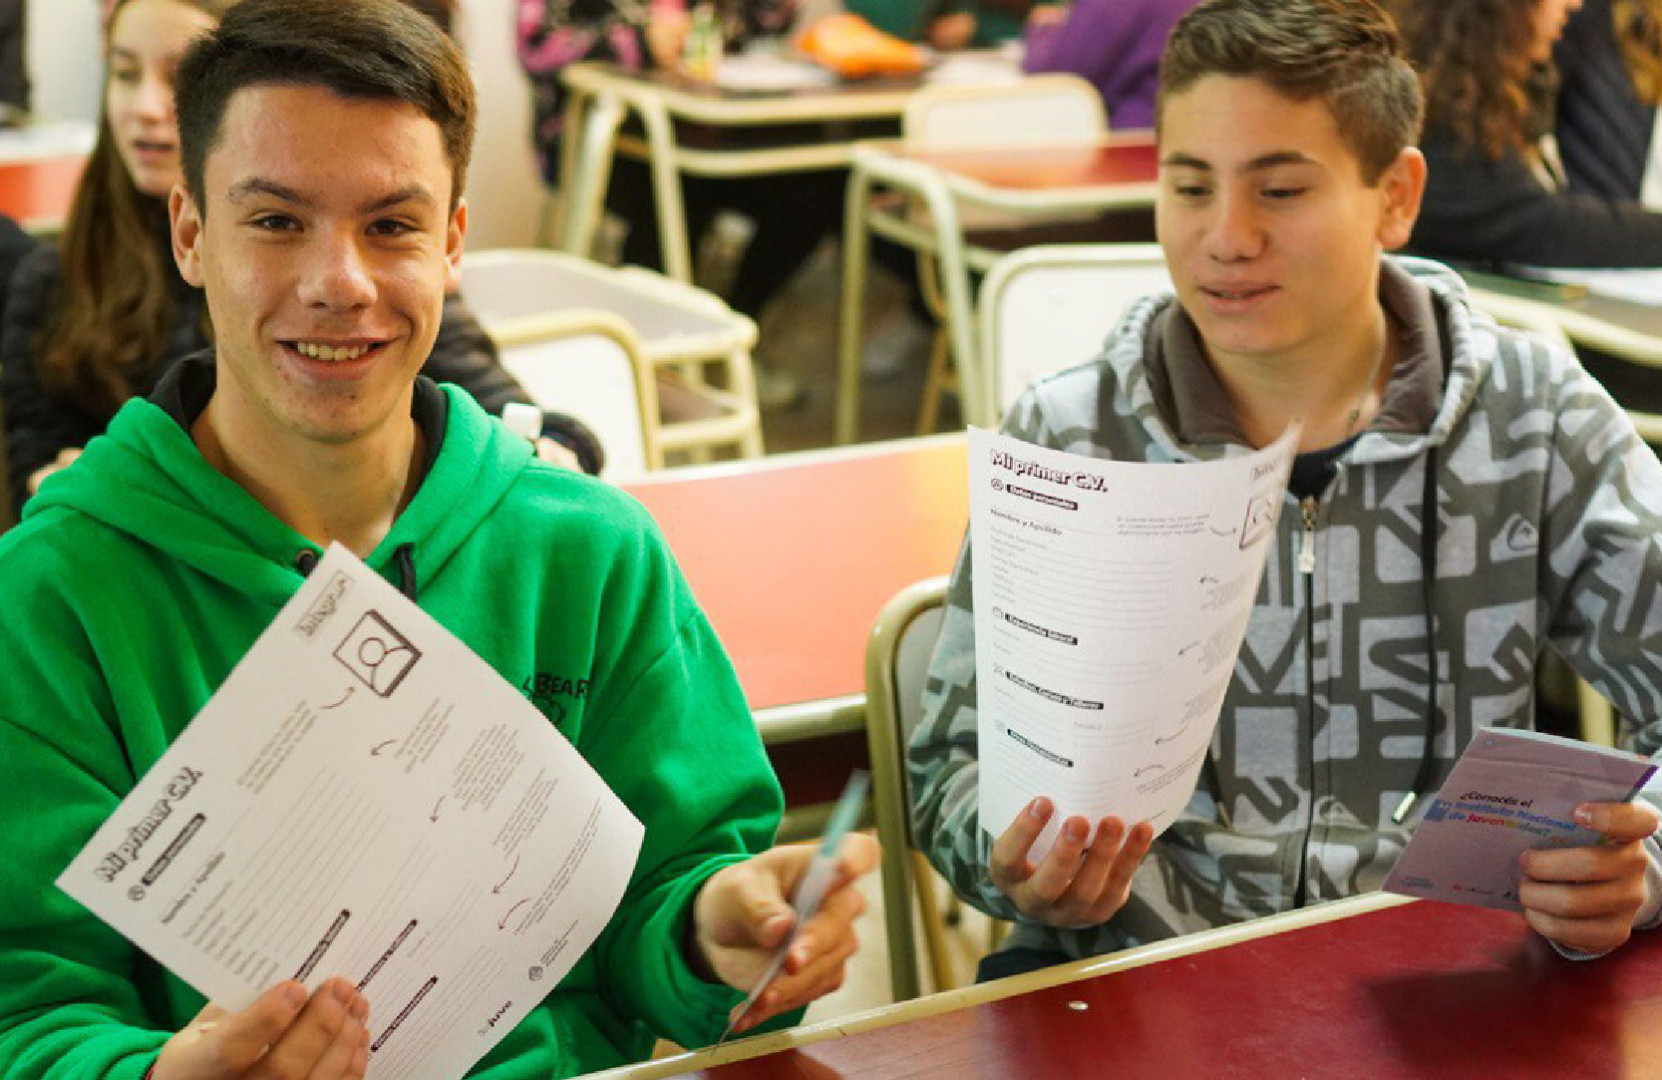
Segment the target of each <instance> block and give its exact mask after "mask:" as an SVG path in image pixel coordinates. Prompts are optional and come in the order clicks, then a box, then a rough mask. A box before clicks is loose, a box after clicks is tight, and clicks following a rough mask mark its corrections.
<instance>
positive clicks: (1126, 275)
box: [966, 244, 1172, 427]
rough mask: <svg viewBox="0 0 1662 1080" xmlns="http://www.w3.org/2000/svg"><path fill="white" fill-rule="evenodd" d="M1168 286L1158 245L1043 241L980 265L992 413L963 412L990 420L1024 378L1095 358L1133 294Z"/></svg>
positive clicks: (984, 351) (1005, 405)
mask: <svg viewBox="0 0 1662 1080" xmlns="http://www.w3.org/2000/svg"><path fill="white" fill-rule="evenodd" d="M1171 287H1172V284H1171V274H1170V273H1168V272H1167V270H1166V260H1165V257H1164V256H1163V255H1162V254H1161V252H1160V245H1158V244H1047V245H1043V246H1040V247H1030V248H1023V249H1022V250H1020V251H1015V252H1011V253H1010V254H1008V255H1005V256H1004V257H1003V258H1001V259H999V260H998V261H997V262H995V263H993V265H992V267H991V269H989V270H988V271H987V279H986V281H985V282H983V283H982V286H981V299H980V304H979V317H980V321H981V333H980V338H981V350H982V356H983V362H984V364H985V370H986V372H987V379H986V385H987V386H989V387H990V388H991V391H992V392H991V394H990V395H989V401H990V402H991V404H992V412H991V413H990V414H989V415H986V416H971V417H966V419H967V420H968V421H969V422H970V423H972V424H985V425H987V426H990V427H991V426H997V424H998V423H999V421H1000V420H1002V419H1003V417H1004V413H1005V411H1006V410H1008V409H1009V407H1010V406H1011V405H1012V404H1013V403H1014V402H1015V400H1016V398H1018V397H1020V396H1021V392H1022V391H1023V390H1025V389H1026V388H1027V386H1028V384H1030V383H1032V382H1034V381H1035V380H1037V379H1038V378H1039V377H1040V376H1042V375H1048V374H1050V373H1051V372H1054V371H1061V370H1063V369H1065V368H1070V367H1073V366H1074V365H1076V364H1083V363H1087V362H1089V361H1091V360H1094V359H1096V358H1097V357H1098V356H1100V355H1101V354H1102V347H1103V344H1104V343H1105V342H1106V341H1107V339H1108V334H1109V332H1110V331H1111V330H1113V329H1114V326H1115V325H1116V324H1117V323H1118V322H1119V319H1120V316H1121V315H1122V314H1123V313H1124V312H1125V309H1126V308H1127V307H1129V306H1130V305H1131V303H1132V302H1133V301H1135V300H1139V299H1141V298H1142V297H1144V296H1149V295H1152V294H1154V293H1161V292H1168V291H1170V290H1171Z"/></svg>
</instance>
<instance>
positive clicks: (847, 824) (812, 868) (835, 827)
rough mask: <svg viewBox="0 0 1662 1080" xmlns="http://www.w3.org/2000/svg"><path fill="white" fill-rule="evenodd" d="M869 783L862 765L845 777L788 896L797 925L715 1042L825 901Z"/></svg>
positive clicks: (762, 986) (743, 1011)
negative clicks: (819, 836)
mask: <svg viewBox="0 0 1662 1080" xmlns="http://www.w3.org/2000/svg"><path fill="white" fill-rule="evenodd" d="M870 786H871V774H870V773H868V772H866V771H865V770H864V769H855V770H854V773H853V775H851V776H850V777H849V778H848V784H847V786H845V787H844V788H843V793H842V794H841V795H839V796H837V805H836V806H834V807H832V809H831V817H830V818H829V819H828V820H827V821H826V823H825V839H823V840H821V841H820V845H819V850H818V851H816V852H814V858H813V861H811V862H810V863H809V864H808V872H807V873H805V874H803V875H802V880H801V881H800V882H798V883H797V886H796V892H795V893H794V894H793V895H792V896H791V907H793V908H795V909H796V926H795V928H794V929H792V930H791V936H790V937H788V938H786V939H785V943H784V944H783V945H781V946H779V951H778V952H776V953H774V955H773V961H772V962H771V963H769V964H768V967H767V970H766V971H764V972H762V977H761V978H760V979H758V980H756V985H755V987H754V988H752V989H751V991H750V994H749V996H748V997H746V998H745V999H744V1006H743V1007H742V1008H741V1009H739V1011H738V1013H737V1014H735V1015H734V1017H733V1019H732V1020H731V1021H729V1022H728V1024H727V1030H726V1031H723V1032H722V1033H721V1038H720V1039H717V1040H716V1045H718V1046H719V1045H721V1043H722V1042H724V1041H725V1040H726V1039H727V1036H728V1035H730V1034H732V1032H733V1027H734V1025H735V1024H737V1023H738V1022H739V1021H740V1020H742V1019H744V1017H745V1016H746V1014H748V1013H749V1012H750V1007H751V1006H752V1005H754V1004H756V999H757V998H759V997H761V996H762V991H764V990H766V989H767V988H768V984H769V983H771V982H773V980H774V979H775V978H776V977H777V976H778V974H779V970H780V969H781V968H782V967H784V966H785V957H786V956H787V955H788V954H789V953H790V951H791V946H792V945H793V944H795V942H796V939H797V935H799V934H801V933H802V928H803V927H804V926H806V925H808V920H810V919H812V918H813V917H814V915H815V914H817V913H818V912H819V907H820V904H822V903H824V902H825V891H826V890H827V889H828V888H830V886H831V881H832V879H833V878H834V877H835V876H836V872H837V852H838V850H839V849H840V848H841V847H842V846H843V837H845V836H847V835H848V832H849V830H850V829H852V828H854V823H855V822H856V821H858V820H859V818H860V807H862V806H864V805H865V801H866V788H868V787H870Z"/></svg>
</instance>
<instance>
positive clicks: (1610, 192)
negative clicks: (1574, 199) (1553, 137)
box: [1553, 0, 1662, 210]
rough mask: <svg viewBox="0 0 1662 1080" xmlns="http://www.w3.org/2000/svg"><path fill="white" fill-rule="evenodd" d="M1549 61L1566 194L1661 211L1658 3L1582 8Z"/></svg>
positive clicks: (1596, 1) (1602, 2)
mask: <svg viewBox="0 0 1662 1080" xmlns="http://www.w3.org/2000/svg"><path fill="white" fill-rule="evenodd" d="M1553 57H1554V59H1555V60H1556V62H1557V64H1558V72H1559V76H1560V78H1561V80H1562V84H1561V86H1560V87H1559V90H1558V124H1557V132H1558V150H1559V153H1560V154H1561V155H1562V156H1563V159H1564V179H1565V181H1566V182H1567V184H1568V186H1569V189H1570V190H1571V191H1580V192H1586V193H1588V194H1591V195H1599V196H1603V197H1604V198H1608V199H1634V200H1638V201H1639V202H1640V203H1641V204H1642V205H1643V206H1645V208H1646V209H1649V210H1662V138H1658V137H1657V104H1658V102H1662V0H1587V3H1586V6H1584V7H1583V8H1582V9H1581V10H1580V11H1578V12H1576V13H1575V14H1573V15H1571V16H1570V21H1569V23H1568V24H1567V25H1566V26H1565V27H1564V36H1563V38H1562V39H1560V40H1559V42H1558V47H1557V48H1556V49H1555V50H1554V51H1553Z"/></svg>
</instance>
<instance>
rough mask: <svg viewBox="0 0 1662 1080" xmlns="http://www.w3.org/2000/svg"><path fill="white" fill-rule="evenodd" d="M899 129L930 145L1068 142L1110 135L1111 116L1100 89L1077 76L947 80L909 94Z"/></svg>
mask: <svg viewBox="0 0 1662 1080" xmlns="http://www.w3.org/2000/svg"><path fill="white" fill-rule="evenodd" d="M901 133H902V135H903V136H904V138H905V140H906V141H907V142H909V143H920V144H927V145H929V146H975V145H976V144H978V143H996V144H997V145H1000V146H1008V145H1010V143H1012V142H1031V143H1046V142H1066V141H1069V140H1074V139H1090V138H1095V137H1097V136H1100V135H1106V134H1107V133H1108V114H1107V113H1106V112H1105V111H1104V110H1103V107H1102V95H1101V94H1099V93H1098V92H1097V90H1096V87H1094V86H1092V85H1091V84H1090V83H1089V82H1087V81H1086V80H1084V79H1082V78H1080V77H1079V76H1077V75H1061V74H1057V75H1033V76H1029V77H1028V78H1025V79H1019V80H1017V81H1015V82H1000V83H991V84H982V83H944V84H938V85H932V86H925V87H923V88H922V89H920V90H918V91H917V92H916V93H915V94H913V95H912V96H911V98H910V99H909V100H908V101H907V102H906V112H905V113H904V115H903V116H902V117H901Z"/></svg>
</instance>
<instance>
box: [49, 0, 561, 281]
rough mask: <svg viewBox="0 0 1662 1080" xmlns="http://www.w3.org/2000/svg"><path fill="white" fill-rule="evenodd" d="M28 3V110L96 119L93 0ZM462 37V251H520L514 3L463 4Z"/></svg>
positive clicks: (527, 199)
mask: <svg viewBox="0 0 1662 1080" xmlns="http://www.w3.org/2000/svg"><path fill="white" fill-rule="evenodd" d="M28 4H29V70H30V77H31V78H32V79H33V80H34V106H35V112H36V113H37V114H38V115H39V116H41V117H42V118H43V119H47V120H68V119H81V120H94V119H97V116H98V91H99V85H100V82H101V80H102V76H103V72H102V60H101V58H100V56H99V46H98V3H97V0H28ZM461 33H462V38H463V43H464V44H465V46H466V48H467V54H468V60H469V62H470V63H471V65H472V67H473V77H474V80H475V81H476V82H477V83H478V86H479V135H478V141H477V142H476V143H475V144H474V149H473V165H472V167H471V170H470V172H469V174H468V175H469V178H470V179H469V183H468V189H469V196H468V207H469V211H468V213H469V223H470V224H469V232H468V246H469V247H470V248H473V249H475V250H479V249H483V248H487V247H525V246H528V245H530V244H531V243H532V241H533V240H534V239H535V237H536V230H537V215H538V214H539V212H540V211H541V206H542V203H541V197H542V185H541V183H540V182H539V180H538V178H537V165H536V156H535V154H533V153H532V150H531V136H530V132H531V91H530V88H529V87H528V86H527V85H526V82H525V75H524V73H523V72H522V71H521V70H520V66H519V60H518V58H517V57H516V56H515V55H514V0H462V25H461Z"/></svg>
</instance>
